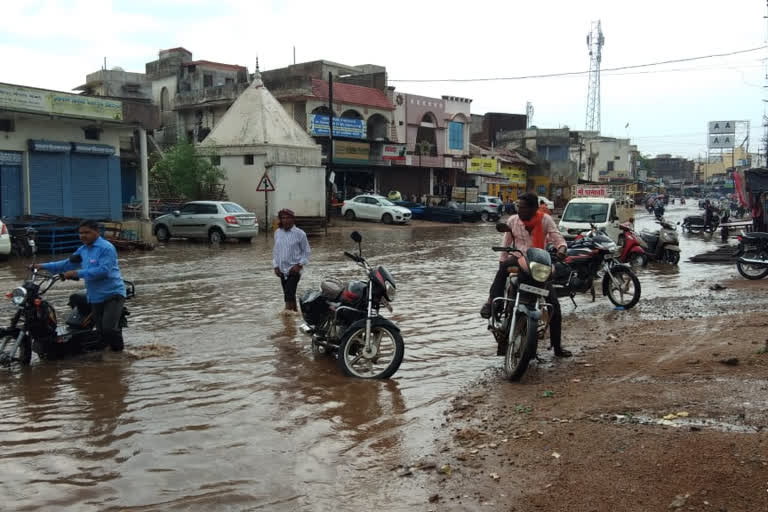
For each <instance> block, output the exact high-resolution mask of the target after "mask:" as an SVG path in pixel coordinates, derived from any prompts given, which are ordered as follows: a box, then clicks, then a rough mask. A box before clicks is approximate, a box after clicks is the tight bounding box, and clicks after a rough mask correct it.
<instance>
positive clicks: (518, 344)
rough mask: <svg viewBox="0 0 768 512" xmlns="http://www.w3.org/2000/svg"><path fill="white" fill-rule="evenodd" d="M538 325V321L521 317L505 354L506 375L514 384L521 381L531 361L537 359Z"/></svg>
mask: <svg viewBox="0 0 768 512" xmlns="http://www.w3.org/2000/svg"><path fill="white" fill-rule="evenodd" d="M537 329H538V325H537V323H536V320H534V319H532V318H530V317H527V316H525V315H522V314H521V315H520V316H519V317H518V318H517V325H516V326H515V331H514V333H513V334H512V339H511V340H510V341H509V343H507V352H506V354H504V375H505V376H506V377H507V379H508V380H511V381H513V382H515V381H518V380H520V379H521V378H522V377H523V374H525V371H526V370H527V369H528V365H529V364H530V362H531V359H533V358H534V357H536V349H537V345H538V342H539V336H538V332H537Z"/></svg>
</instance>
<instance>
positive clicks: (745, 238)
mask: <svg viewBox="0 0 768 512" xmlns="http://www.w3.org/2000/svg"><path fill="white" fill-rule="evenodd" d="M738 239H739V249H738V251H737V252H736V254H735V256H736V257H737V258H739V259H738V261H736V270H738V271H739V274H741V275H742V276H744V277H746V278H747V279H752V280H758V279H762V278H764V277H765V276H768V233H742V234H741V235H739V237H738Z"/></svg>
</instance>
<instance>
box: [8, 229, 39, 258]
mask: <svg viewBox="0 0 768 512" xmlns="http://www.w3.org/2000/svg"><path fill="white" fill-rule="evenodd" d="M9 233H10V235H11V254H13V255H14V256H18V257H22V258H28V257H30V256H34V255H35V253H36V252H37V243H36V241H35V240H36V238H37V230H36V229H35V228H33V227H30V226H27V227H23V228H11V229H10V231H9Z"/></svg>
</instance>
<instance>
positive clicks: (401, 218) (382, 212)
mask: <svg viewBox="0 0 768 512" xmlns="http://www.w3.org/2000/svg"><path fill="white" fill-rule="evenodd" d="M341 214H342V215H343V216H344V218H345V219H347V220H355V219H371V220H380V221H381V222H383V223H384V224H392V223H393V222H397V223H402V224H407V223H408V222H410V221H411V210H409V209H408V208H405V207H403V206H397V205H396V204H394V203H393V202H392V201H390V200H389V199H387V198H386V197H384V196H376V195H373V194H363V195H360V196H355V197H353V198H352V199H347V200H346V201H344V203H343V204H342V205H341Z"/></svg>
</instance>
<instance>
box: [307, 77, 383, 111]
mask: <svg viewBox="0 0 768 512" xmlns="http://www.w3.org/2000/svg"><path fill="white" fill-rule="evenodd" d="M312 96H314V97H315V98H320V99H323V100H327V99H328V81H327V80H320V79H317V78H313V79H312ZM333 100H334V101H337V102H339V103H346V104H348V105H365V106H367V107H376V108H380V109H384V110H394V109H395V107H394V105H392V102H390V101H389V98H387V95H386V94H384V92H383V91H380V90H379V89H373V88H371V87H363V86H361V85H352V84H342V83H339V82H334V84H333Z"/></svg>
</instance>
